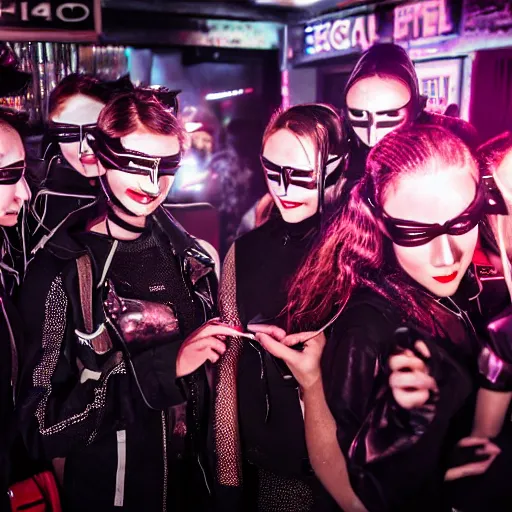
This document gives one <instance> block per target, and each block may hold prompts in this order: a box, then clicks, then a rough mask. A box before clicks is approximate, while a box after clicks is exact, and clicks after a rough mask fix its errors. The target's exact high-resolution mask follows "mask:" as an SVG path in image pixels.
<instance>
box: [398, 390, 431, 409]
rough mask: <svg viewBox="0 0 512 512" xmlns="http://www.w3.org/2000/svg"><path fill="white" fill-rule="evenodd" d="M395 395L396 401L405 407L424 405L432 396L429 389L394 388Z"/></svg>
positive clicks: (414, 407)
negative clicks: (407, 389)
mask: <svg viewBox="0 0 512 512" xmlns="http://www.w3.org/2000/svg"><path fill="white" fill-rule="evenodd" d="M393 397H394V399H395V401H396V403H397V404H398V405H399V406H400V407H402V408H403V409H407V410H410V409H416V408H417V407H421V406H422V405H424V404H425V403H426V402H427V400H428V399H429V397H430V393H429V392H428V390H416V391H404V390H402V389H397V390H393Z"/></svg>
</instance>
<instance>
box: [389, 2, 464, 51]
mask: <svg viewBox="0 0 512 512" xmlns="http://www.w3.org/2000/svg"><path fill="white" fill-rule="evenodd" d="M394 17H395V21H394V27H393V39H394V40H395V41H409V40H411V39H421V38H426V37H436V36H441V35H444V34H450V33H452V32H453V31H454V29H455V27H454V24H453V22H452V20H451V16H450V10H449V8H448V5H447V0H427V1H425V2H418V3H416V4H408V5H403V6H399V7H395V11H394Z"/></svg>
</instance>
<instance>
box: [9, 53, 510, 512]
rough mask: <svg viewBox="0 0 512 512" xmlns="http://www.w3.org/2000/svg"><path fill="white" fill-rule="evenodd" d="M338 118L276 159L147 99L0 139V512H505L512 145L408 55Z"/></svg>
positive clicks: (371, 79) (90, 109)
mask: <svg viewBox="0 0 512 512" xmlns="http://www.w3.org/2000/svg"><path fill="white" fill-rule="evenodd" d="M3 51H6V52H8V51H9V48H8V47H5V48H4V50H3ZM3 62H4V64H5V67H6V69H7V72H6V74H5V75H4V79H5V80H7V77H8V76H10V77H11V78H12V76H13V73H14V75H15V76H17V78H18V80H17V81H14V80H13V82H12V87H13V88H15V89H18V88H19V87H20V82H19V80H21V79H22V78H25V79H26V77H23V75H22V74H21V75H17V74H16V73H19V72H18V71H17V64H16V59H15V58H14V56H13V57H12V59H4V60H3ZM2 72H3V71H2V69H0V81H1V80H2ZM340 95H343V96H344V100H345V101H344V103H345V104H346V108H345V109H344V110H343V111H342V112H339V111H337V110H336V109H334V108H333V107H331V106H329V105H325V104H319V103H312V104H304V105H295V106H292V107H290V108H288V109H285V110H279V111H277V112H276V113H275V114H274V115H273V116H272V118H271V119H270V120H268V123H267V125H266V128H265V131H264V133H263V135H262V139H261V145H260V146H259V151H258V152H257V153H256V152H254V151H252V150H250V149H249V148H252V147H254V144H248V142H247V141H248V140H250V139H251V137H254V134H253V133H252V129H251V128H250V127H248V126H244V125H243V123H241V122H238V121H234V122H233V123H232V125H230V126H229V127H228V128H227V132H226V137H225V139H226V140H225V141H224V144H219V140H218V137H217V133H216V131H217V127H216V126H215V123H214V121H212V119H211V118H209V117H208V116H206V115H204V113H201V112H200V111H198V110H194V109H188V110H185V111H183V112H180V109H179V99H178V95H177V93H175V92H173V91H169V90H167V89H165V88H151V87H135V86H134V85H133V84H132V83H131V82H130V81H129V79H128V78H124V79H121V80H119V81H117V82H112V83H105V82H102V81H100V80H99V79H97V78H95V77H93V76H88V75H70V76H68V77H66V78H65V79H64V80H62V82H61V83H60V84H58V85H57V87H56V88H55V89H54V90H53V91H52V92H51V94H50V100H49V105H48V112H49V118H48V122H47V124H46V126H45V135H44V137H43V140H42V143H41V145H40V146H41V147H40V148H38V149H37V150H34V148H31V151H30V158H29V157H27V156H26V152H25V147H24V144H23V137H24V134H25V129H26V122H25V119H24V117H23V115H22V114H20V113H17V112H12V111H8V110H1V111H0V226H2V240H1V242H2V252H1V256H2V259H1V263H0V276H1V302H0V304H1V306H2V309H1V312H0V332H1V338H0V350H1V351H2V355H1V356H0V418H1V420H0V433H1V435H0V496H2V501H1V502H0V507H2V510H16V511H17V510H54V511H56V510H70V511H81V510H84V511H85V510H98V511H118V510H126V511H141V510H144V511H150V512H151V511H157V510H163V511H166V510H168V511H196V510H204V511H209V510H212V511H213V510H222V511H230V510H233V511H235V510H240V511H242V510H243V511H251V510H253V511H258V512H260V511H261V512H267V511H276V512H277V511H280V512H281V511H283V512H286V511H290V512H323V511H326V512H329V511H335V510H344V511H365V510H366V511H369V512H380V511H383V512H384V511H393V512H398V511H406V510H407V511H411V510H413V511H415V512H421V511H425V512H427V511H429V512H433V511H447V512H449V511H460V512H473V511H484V510H485V511H487V510H493V511H502V510H503V511H507V510H510V507H511V506H512V494H511V490H510V485H509V483H508V468H509V467H510V461H511V457H512V452H511V449H512V445H511V440H512V437H511V407H510V400H511V398H512V334H511V333H512V313H511V311H510V308H511V306H510V301H511V297H512V272H511V264H510V259H511V257H512V238H511V237H512V231H511V229H512V223H511V222H510V215H509V212H510V204H511V203H512V135H511V134H510V133H508V132H507V133H504V134H502V135H500V136H498V137H496V138H495V139H492V140H490V141H486V142H484V143H483V144H481V143H480V142H481V141H479V137H478V134H477V133H476V131H475V129H474V128H473V127H472V126H471V125H470V124H469V123H468V122H466V121H464V120H462V119H459V117H458V115H457V106H456V105H455V106H449V108H448V109H447V111H446V112H445V113H444V114H439V113H432V112H428V111H427V110H426V108H425V106H426V99H425V98H424V97H423V96H422V95H421V93H420V90H419V85H418V78H417V76H416V72H415V69H414V66H413V63H412V62H411V60H410V59H409V57H408V55H407V53H406V52H405V51H404V50H403V49H402V48H401V47H399V46H396V45H393V44H378V45H375V46H373V47H371V48H370V49H369V50H368V51H367V52H365V53H364V54H363V55H362V56H361V58H360V59H359V61H358V63H357V64H356V66H355V68H354V70H353V72H352V74H351V76H350V78H349V80H348V82H347V85H346V88H345V90H344V91H340ZM253 153H254V154H253ZM261 184H264V185H265V187H264V189H263V190H262V189H261V188H260V187H261ZM256 198H259V199H258V201H257V202H256V203H255V204H254V200H255V199H256ZM198 202H199V203H201V204H194V203H198ZM204 203H206V204H204ZM213 231H216V233H213ZM219 252H220V258H219V254H218V253H219ZM38 507H39V508H38Z"/></svg>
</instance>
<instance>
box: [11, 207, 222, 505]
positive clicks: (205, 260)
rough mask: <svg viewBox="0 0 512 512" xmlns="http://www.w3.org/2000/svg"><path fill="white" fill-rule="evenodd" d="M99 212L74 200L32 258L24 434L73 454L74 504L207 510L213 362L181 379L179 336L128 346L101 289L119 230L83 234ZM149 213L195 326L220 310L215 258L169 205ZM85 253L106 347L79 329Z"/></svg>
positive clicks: (69, 493) (59, 454)
mask: <svg viewBox="0 0 512 512" xmlns="http://www.w3.org/2000/svg"><path fill="white" fill-rule="evenodd" d="M91 208H94V206H91ZM91 213H93V212H89V213H87V214H86V215H84V213H83V212H77V214H76V215H74V216H73V217H72V218H71V219H70V222H68V223H66V224H65V225H64V226H63V228H62V229H60V230H59V231H58V232H57V233H56V234H55V235H54V237H52V239H51V241H50V242H49V243H48V244H47V245H46V246H45V248H44V250H42V251H40V252H39V253H38V254H37V255H36V258H35V259H34V260H33V261H32V262H31V263H30V265H29V269H28V273H27V277H26V280H25V283H24V286H23V288H22V293H21V300H20V310H21V313H22V316H23V318H24V321H25V328H26V329H25V330H26V340H27V343H26V346H25V348H24V353H25V358H24V365H23V366H24V368H23V376H22V399H23V405H22V408H21V411H20V413H21V417H22V429H23V433H24V436H25V439H26V442H27V444H28V445H29V447H30V450H31V451H32V453H33V454H34V455H38V456H43V457H44V458H46V459H47V460H54V461H56V460H59V459H63V458H65V466H64V472H63V486H64V498H65V500H66V501H65V504H67V507H68V508H69V510H73V511H79V510H92V509H96V510H102V511H103V510H116V511H119V510H127V511H128V510H129V511H131V510H134V511H135V510H137V511H139V510H147V511H153V510H155V511H156V510H167V509H169V510H196V509H199V510H203V509H205V508H206V505H205V501H203V500H206V501H207V500H208V491H209V482H208V478H207V471H206V466H207V464H206V463H205V462H204V460H203V453H204V448H205V439H206V423H207V415H208V409H209V405H208V384H207V375H206V370H205V368H204V367H202V368H200V369H199V370H198V371H196V372H195V373H194V374H192V375H190V376H188V377H187V378H186V379H176V374H175V366H176V356H177V353H178V350H179V347H180V345H181V343H182V341H183V339H179V336H178V337H176V336H174V337H170V338H169V342H168V343H159V344H156V345H148V348H147V349H145V350H144V349H143V350H138V351H137V352H136V353H133V354H129V353H128V352H127V351H126V350H125V349H126V344H123V343H122V340H121V339H120V338H119V336H122V335H120V334H119V331H118V330H117V329H116V328H115V327H116V325H118V324H116V322H115V321H113V318H112V317H113V315H112V311H111V310H110V309H109V308H107V307H106V305H107V303H108V301H106V300H105V292H104V289H103V288H104V287H103V281H105V280H106V278H107V277H108V272H107V273H106V275H105V274H104V272H105V269H106V268H108V264H109V259H110V258H111V257H112V254H113V249H114V246H115V242H114V240H112V239H110V240H109V243H108V244H106V245H105V244H103V246H102V247H103V248H102V249H98V248H97V247H96V248H94V249H93V248H92V247H91V246H88V245H87V244H85V245H84V244H83V239H80V238H79V237H77V236H76V235H75V233H77V228H76V226H78V225H80V223H81V222H82V224H83V223H84V221H86V220H87V218H89V219H90V218H93V217H92V216H91ZM151 224H152V229H153V230H156V231H157V232H158V233H159V239H160V240H164V241H165V242H164V243H168V244H169V251H170V252H172V254H173V255H174V257H175V259H176V262H177V264H178V266H179V269H180V271H181V276H182V278H183V280H184V281H183V282H184V283H185V284H186V287H187V289H188V290H189V294H188V296H189V297H190V300H191V301H193V303H194V304H195V305H196V308H198V310H199V311H200V315H199V316H198V318H199V317H201V321H200V322H198V325H196V328H197V327H199V325H200V324H201V323H202V322H204V321H206V320H208V319H209V318H211V317H212V316H213V314H214V312H215V297H216V287H217V282H216V277H215V273H214V271H213V270H214V269H213V262H212V260H211V258H210V257H209V256H208V254H206V253H205V252H204V251H203V249H202V248H201V246H200V245H199V244H198V243H197V242H196V241H195V240H194V239H193V238H192V237H190V236H189V235H188V234H187V233H186V232H184V231H183V230H182V228H181V227H180V226H179V225H178V224H177V223H176V222H175V221H174V219H172V217H170V216H169V215H168V214H167V213H166V212H165V210H163V209H162V208H159V209H158V210H157V211H156V212H155V214H153V216H152V223H151ZM82 231H83V230H82ZM80 240H82V241H80ZM83 254H89V256H90V259H91V263H92V275H93V283H94V284H95V285H96V286H94V287H93V288H94V289H95V290H96V291H95V292H94V293H93V301H92V302H93V304H92V310H93V320H94V328H95V329H96V328H97V329H96V332H99V331H101V330H102V329H106V330H107V331H108V333H109V336H110V340H111V346H109V347H107V349H106V350H94V349H93V343H89V344H88V343H87V339H85V340H84V338H83V336H81V335H82V334H83V333H84V332H86V329H85V326H84V318H83V314H82V307H81V303H80V301H81V299H80V288H79V282H78V281H79V280H78V271H77V266H76V260H77V258H79V257H80V256H82V255H83ZM127 279H128V280H129V276H127ZM98 284H99V285H100V286H99V287H98ZM147 397H150V403H148V401H147ZM54 465H55V463H54ZM57 465H59V464H57ZM59 467H62V462H61V463H60V466H59Z"/></svg>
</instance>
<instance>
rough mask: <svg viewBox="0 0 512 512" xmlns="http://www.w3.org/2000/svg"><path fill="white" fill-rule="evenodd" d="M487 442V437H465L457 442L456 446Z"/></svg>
mask: <svg viewBox="0 0 512 512" xmlns="http://www.w3.org/2000/svg"><path fill="white" fill-rule="evenodd" d="M487 443H489V439H487V438H486V437H465V438H464V439H461V440H460V441H459V442H458V443H457V446H475V445H478V444H487Z"/></svg>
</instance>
